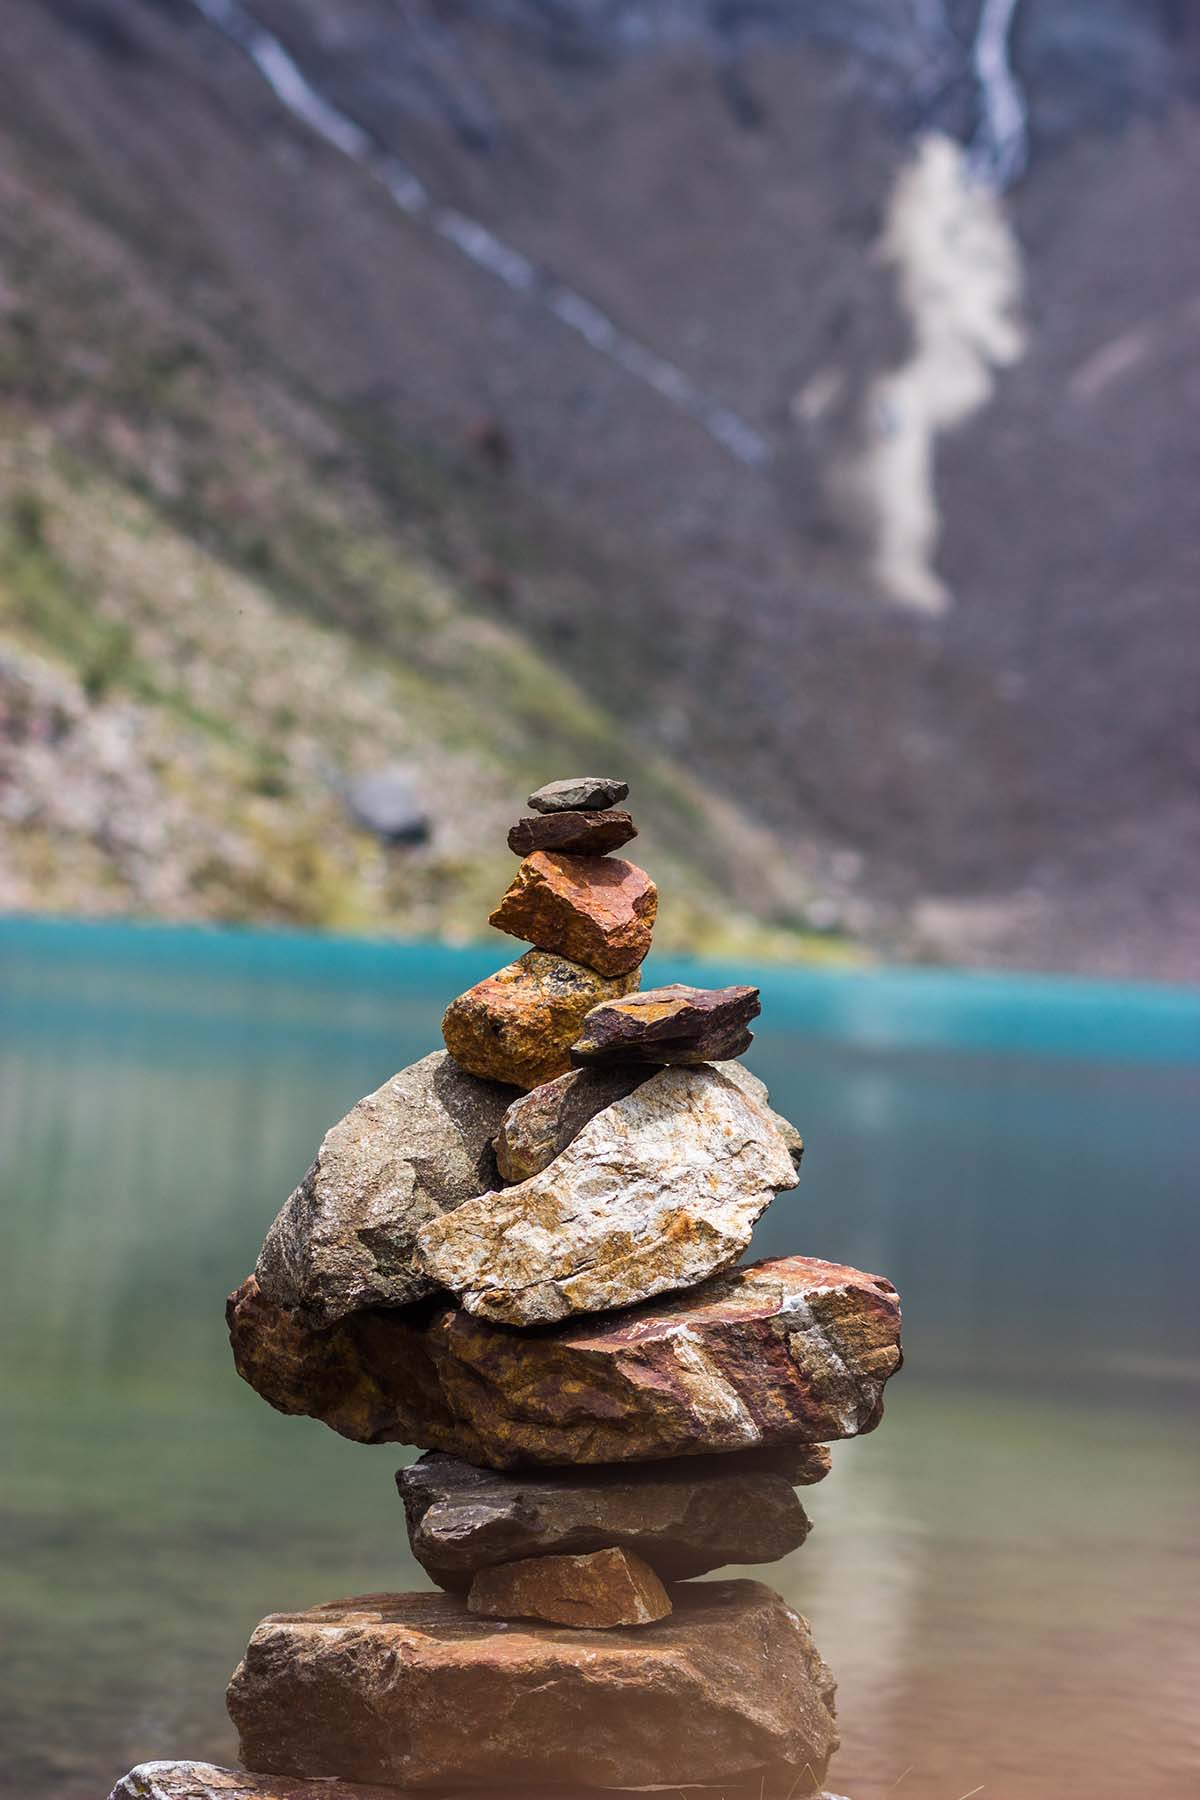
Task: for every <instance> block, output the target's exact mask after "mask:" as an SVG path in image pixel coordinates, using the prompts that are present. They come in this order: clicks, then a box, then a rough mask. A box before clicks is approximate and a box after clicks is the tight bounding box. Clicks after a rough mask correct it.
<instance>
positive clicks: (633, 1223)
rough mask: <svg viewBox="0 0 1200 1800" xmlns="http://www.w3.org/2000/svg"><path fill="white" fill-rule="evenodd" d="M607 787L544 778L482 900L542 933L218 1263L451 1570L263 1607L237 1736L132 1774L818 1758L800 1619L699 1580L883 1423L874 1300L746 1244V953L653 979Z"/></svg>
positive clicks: (623, 826) (765, 1770)
mask: <svg viewBox="0 0 1200 1800" xmlns="http://www.w3.org/2000/svg"><path fill="white" fill-rule="evenodd" d="M627 793H628V789H627V787H626V786H625V784H624V783H623V782H619V781H611V780H606V779H600V778H581V779H578V780H570V781H555V782H552V783H550V785H549V786H547V787H544V788H541V789H539V790H538V792H537V793H535V794H531V795H530V797H529V805H530V807H531V808H532V809H533V810H532V812H531V815H530V816H529V817H528V818H523V819H521V820H520V821H519V822H518V823H517V824H516V825H514V826H513V828H512V830H511V831H510V833H509V837H508V842H509V845H510V847H511V848H512V849H513V850H514V851H515V852H516V854H517V855H518V856H520V857H521V858H522V859H523V860H522V862H521V865H520V868H519V869H518V871H517V875H516V879H515V880H514V881H513V883H512V885H511V887H510V888H509V889H508V892H507V893H506V894H505V895H504V897H503V899H502V900H501V901H500V904H499V905H498V907H497V908H496V910H495V912H493V914H492V915H491V923H492V924H493V925H495V926H497V927H499V929H500V930H502V931H505V932H509V933H511V934H512V935H513V936H514V937H517V938H519V939H522V940H524V941H525V942H527V943H529V944H531V945H532V946H533V948H532V949H530V950H528V951H526V952H525V954H524V955H522V956H520V957H519V958H518V959H517V960H516V961H515V962H512V963H510V964H509V965H508V966H507V967H506V968H503V969H501V970H500V971H499V973H498V974H495V975H492V976H490V977H489V978H488V979H487V980H485V981H481V982H480V983H479V984H478V986H476V987H473V988H471V990H470V991H469V992H468V993H465V994H463V995H461V996H460V998H459V999H457V1000H455V1001H454V1002H453V1003H452V1005H451V1006H450V1007H449V1009H448V1010H447V1012H446V1015H445V1019H444V1021H443V1032H444V1037H445V1042H446V1049H445V1050H438V1051H435V1052H434V1054H432V1055H430V1056H426V1057H425V1058H424V1059H423V1060H422V1061H421V1062H418V1063H415V1064H414V1065H413V1066H412V1067H411V1068H406V1069H403V1070H401V1072H400V1073H399V1074H398V1075H394V1076H393V1077H392V1079H391V1080H390V1081H388V1082H386V1083H385V1084H384V1086H383V1087H381V1088H380V1089H379V1090H378V1092H376V1093H373V1094H369V1095H368V1096H367V1097H366V1099H364V1100H360V1101H359V1103H358V1105H357V1106H355V1107H354V1108H353V1110H352V1111H351V1112H350V1113H349V1114H348V1115H347V1117H346V1118H344V1119H342V1120H341V1121H340V1123H338V1124H337V1125H335V1126H334V1127H333V1128H332V1130H331V1131H330V1132H329V1133H328V1134H327V1135H326V1137H325V1139H324V1142H323V1143H322V1145H321V1147H320V1150H319V1151H318V1153H317V1159H316V1161H315V1162H314V1163H313V1166H312V1168H311V1169H310V1170H309V1172H308V1174H307V1175H306V1176H305V1178H304V1180H303V1181H302V1182H301V1184H300V1186H299V1187H298V1188H297V1189H296V1191H295V1193H294V1194H292V1196H291V1198H290V1199H289V1200H288V1202H287V1203H286V1205H285V1206H284V1208H283V1210H282V1212H281V1213H280V1214H279V1216H278V1218H277V1219H276V1220H275V1223H274V1224H273V1225H272V1227H271V1229H270V1231H269V1233H268V1235H267V1238H266V1242H265V1243H264V1245H263V1248H262V1253H261V1255H260V1256H259V1259H258V1264H257V1266H256V1269H255V1272H254V1274H253V1275H251V1276H250V1278H249V1279H248V1280H247V1281H245V1282H244V1283H243V1285H242V1286H241V1287H240V1288H239V1289H238V1290H237V1292H236V1293H235V1294H233V1295H232V1296H231V1298H230V1301H229V1306H228V1317H229V1327H230V1335H231V1339H232V1343H233V1353H234V1358H235V1361H236V1364H237V1367H238V1370H239V1372H240V1373H241V1374H242V1375H243V1376H244V1377H245V1379H246V1380H247V1381H248V1382H250V1384H251V1385H252V1386H253V1387H254V1388H255V1389H256V1390H257V1391H258V1392H259V1393H260V1394H261V1395H262V1396H263V1398H264V1399H266V1400H268V1401H269V1402H270V1403H271V1405H272V1406H274V1407H277V1408H278V1409H279V1410H280V1411H282V1412H286V1413H303V1414H308V1415H311V1416H313V1417H315V1418H318V1419H322V1420H324V1422H325V1423H326V1424H327V1425H330V1426H332V1428H333V1429H334V1430H335V1431H337V1432H340V1433H341V1434H342V1435H343V1436H344V1437H348V1438H352V1439H354V1440H356V1441H358V1442H360V1443H369V1444H378V1443H393V1442H395V1443H403V1444H411V1445H416V1446H418V1447H420V1448H422V1449H424V1450H425V1451H426V1452H427V1453H426V1454H425V1455H423V1456H421V1457H420V1459H419V1461H417V1462H415V1463H413V1464H412V1465H411V1466H409V1467H407V1468H404V1469H401V1471H400V1473H399V1474H398V1476H397V1478H396V1479H397V1481H398V1483H399V1488H400V1495H401V1498H402V1500H403V1503H404V1510H405V1514H406V1516H407V1525H408V1534H409V1539H410V1542H411V1545H412V1551H413V1554H414V1556H415V1557H416V1559H417V1561H418V1562H419V1563H420V1564H421V1566H422V1567H423V1568H424V1569H425V1571H426V1573H427V1574H428V1575H429V1577H430V1578H431V1580H432V1581H433V1582H434V1583H436V1586H437V1589H438V1590H439V1591H436V1592H422V1593H407V1594H394V1593H380V1594H368V1595H365V1596H363V1597H360V1598H357V1599H349V1600H338V1601H334V1602H332V1603H330V1604H327V1605H321V1606H316V1607H314V1608H313V1609H312V1610H311V1611H308V1612H301V1613H281V1614H276V1615H272V1616H271V1617H269V1618H266V1619H264V1620H263V1622H262V1623H261V1624H260V1625H259V1626H258V1628H257V1629H256V1631H255V1632H254V1634H253V1636H252V1638H251V1639H250V1644H249V1647H248V1649H247V1651H246V1654H245V1656H244V1658H243V1660H242V1662H241V1664H240V1665H239V1667H238V1669H237V1670H236V1672H235V1674H234V1676H233V1679H232V1682H231V1683H230V1687H229V1693H228V1704H229V1711H230V1714H231V1716H232V1718H233V1721H234V1724H235V1725H236V1727H237V1730H238V1733H239V1736H240V1744H241V1756H242V1760H243V1763H244V1765H245V1770H246V1771H249V1773H246V1772H242V1771H230V1770H217V1769H213V1768H211V1767H208V1766H207V1765H200V1764H196V1763H158V1764H147V1765H143V1766H142V1768H141V1769H139V1770H135V1771H134V1772H133V1774H132V1775H131V1776H128V1777H126V1779H125V1782H124V1783H122V1784H121V1785H120V1786H119V1787H118V1789H117V1790H116V1795H117V1796H119V1797H120V1800H134V1797H135V1796H136V1797H141V1800H147V1797H152V1796H160V1800H185V1797H186V1800H203V1796H205V1795H207V1794H208V1793H210V1792H211V1793H214V1794H218V1793H219V1794H222V1795H225V1796H227V1797H228V1796H235V1797H240V1796H247V1797H252V1796H253V1797H258V1800H316V1797H317V1796H318V1795H319V1796H322V1797H323V1800H361V1797H362V1796H363V1794H364V1791H365V1790H364V1786H363V1784H367V1787H368V1788H369V1790H370V1791H371V1792H375V1791H376V1790H383V1793H382V1794H380V1796H379V1800H387V1794H388V1793H391V1794H392V1795H394V1794H395V1791H396V1790H397V1789H401V1790H402V1789H419V1790H424V1791H428V1790H430V1789H434V1790H440V1791H442V1792H443V1793H452V1792H460V1791H465V1790H471V1791H472V1792H473V1793H475V1794H476V1795H477V1794H478V1791H479V1790H480V1789H481V1788H482V1789H487V1788H491V1789H494V1790H505V1789H508V1790H510V1791H516V1792H520V1793H526V1794H528V1793H532V1794H533V1795H534V1796H535V1797H536V1796H541V1797H542V1800H548V1796H550V1795H551V1794H555V1795H563V1794H565V1793H568V1792H569V1793H571V1794H578V1793H580V1792H581V1791H587V1790H595V1789H600V1788H608V1789H612V1788H618V1789H619V1788H645V1787H654V1786H667V1787H669V1788H671V1789H672V1790H678V1789H680V1788H683V1789H686V1788H688V1787H699V1788H703V1787H708V1788H712V1789H715V1790H716V1791H717V1792H718V1793H724V1794H726V1795H728V1796H730V1800H732V1796H734V1795H735V1794H737V1795H741V1794H745V1795H747V1796H752V1797H755V1800H762V1797H763V1796H766V1795H779V1796H781V1797H783V1796H800V1795H808V1794H812V1793H815V1792H816V1791H817V1790H818V1789H820V1787H821V1784H822V1782H823V1781H824V1779H825V1774H826V1769H827V1765H828V1763H829V1759H830V1756H831V1754H832V1752H833V1751H834V1749H835V1748H836V1746H837V1733H836V1727H835V1721H834V1706H833V1691H834V1689H833V1681H832V1678H831V1676H830V1674H829V1671H828V1670H827V1669H826V1667H825V1665H824V1663H823V1662H822V1661H821V1659H820V1657H819V1656H818V1654H817V1651H816V1649H815V1648H814V1645H813V1642H812V1639H811V1637H810V1635H809V1630H808V1626H807V1624H806V1622H805V1621H804V1620H803V1619H802V1618H801V1617H800V1616H799V1615H798V1614H797V1613H796V1612H794V1611H793V1610H792V1608H791V1607H790V1606H788V1605H787V1604H786V1603H785V1602H784V1600H783V1599H782V1598H781V1597H780V1596H779V1595H778V1594H776V1593H775V1592H774V1591H773V1590H772V1589H771V1588H769V1587H766V1586H764V1585H763V1584H762V1583H760V1582H758V1581H748V1580H732V1581H731V1580H718V1581H697V1580H696V1579H694V1578H695V1577H697V1576H701V1575H706V1574H709V1573H711V1572H712V1571H714V1570H717V1569H720V1568H722V1567H723V1566H724V1565H726V1564H730V1563H742V1564H761V1563H767V1562H771V1561H773V1560H775V1559H776V1558H779V1557H782V1556H785V1555H787V1554H788V1553H789V1552H791V1551H793V1550H795V1549H796V1548H797V1547H798V1546H799V1545H801V1544H802V1543H803V1542H804V1539H805V1537H806V1535H807V1533H808V1530H809V1524H808V1520H807V1518H806V1516H805V1513H804V1511H803V1509H802V1507H801V1505H800V1502H799V1500H798V1498H797V1495H796V1488H797V1487H798V1486H804V1485H806V1484H810V1483H813V1482H817V1481H820V1480H821V1478H822V1477H823V1476H824V1475H825V1474H826V1473H827V1471H828V1468H829V1451H828V1449H827V1448H826V1445H827V1443H828V1442H829V1441H830V1440H832V1439H838V1438H847V1437H852V1436H855V1435H856V1434H858V1433H861V1432H866V1431H870V1430H872V1429H873V1428H874V1427H875V1426H876V1425H877V1424H878V1423H879V1420H880V1417H881V1414H882V1401H883V1388H884V1384H885V1382H886V1381H887V1379H888V1377H889V1376H890V1375H891V1374H892V1373H893V1372H894V1371H895V1370H896V1369H897V1368H898V1367H899V1364H900V1348H899V1304H898V1299H897V1295H896V1292H895V1290H894V1288H893V1287H892V1285H891V1283H890V1282H888V1281H885V1280H883V1279H882V1278H881V1277H879V1276H875V1275H866V1274H862V1273H860V1272H859V1271H858V1270H856V1269H851V1268H845V1267H842V1266H840V1265H838V1264H834V1263H828V1262H822V1261H818V1260H816V1259H814V1258H812V1257H808V1256H789V1257H784V1258H780V1259H776V1260H771V1261H764V1262H757V1263H752V1264H750V1265H749V1266H739V1259H740V1258H741V1256H742V1255H743V1253H744V1252H745V1251H746V1249H747V1247H748V1245H749V1242H750V1236H751V1232H752V1230H753V1227H754V1224H755V1222H756V1220H758V1218H759V1217H760V1216H761V1215H762V1213H763V1212H764V1211H765V1209H766V1208H767V1206H768V1205H769V1204H770V1202H771V1200H772V1198H773V1197H774V1195H775V1194H777V1193H779V1192H780V1191H782V1190H784V1189H789V1188H792V1187H794V1186H795V1184H796V1181H797V1173H798V1165H799V1161H800V1155H801V1149H802V1146H801V1142H800V1138H799V1136H798V1135H797V1133H796V1131H795V1130H794V1129H793V1128H792V1126H791V1125H789V1124H788V1123H787V1121H786V1120H784V1119H782V1118H780V1117H779V1115H778V1114H776V1113H774V1112H772V1110H771V1107H770V1104H769V1101H768V1096H767V1091H766V1089H765V1087H764V1086H763V1083H762V1082H761V1081H759V1080H758V1079H757V1078H756V1077H755V1076H754V1075H752V1074H751V1073H750V1072H749V1070H748V1069H747V1068H746V1067H745V1065H744V1064H743V1063H741V1062H740V1061H738V1060H737V1059H738V1058H739V1057H740V1056H741V1055H742V1053H743V1052H744V1051H745V1050H746V1049H747V1047H748V1046H749V1044H750V1042H751V1033H750V1030H749V1026H750V1021H751V1020H752V1019H753V1018H754V1017H755V1016H756V1015H757V1013H758V1011H759V997H758V991H757V990H756V989H755V988H752V987H726V988H719V989H704V988H695V987H688V986H670V987H661V988H656V989H653V990H651V991H640V992H639V991H638V983H639V977H640V969H641V964H642V961H643V959H644V957H645V955H646V953H647V951H648V950H649V948H650V938H651V931H652V928H653V925H654V919H655V912H656V907H657V893H656V890H655V886H654V883H653V881H651V879H650V877H649V876H648V875H647V874H646V873H645V872H644V871H643V870H642V869H640V868H638V867H637V866H636V865H635V864H634V863H632V862H628V861H625V860H624V859H622V858H619V857H617V856H615V855H613V854H612V852H614V851H618V850H620V849H621V848H622V847H623V846H624V845H625V844H627V843H628V842H629V841H630V840H631V839H632V838H634V837H635V836H636V835H637V833H636V827H635V825H634V823H633V820H632V819H631V817H630V815H629V813H628V812H627V811H624V810H622V809H621V808H620V806H619V805H618V802H620V801H622V800H623V799H624V798H625V797H626V795H627ZM316 1782H319V1783H321V1784H322V1785H320V1786H319V1787H314V1786H313V1785H311V1784H313V1783H316ZM331 1784H333V1785H331Z"/></svg>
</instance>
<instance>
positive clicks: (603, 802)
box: [528, 775, 629, 813]
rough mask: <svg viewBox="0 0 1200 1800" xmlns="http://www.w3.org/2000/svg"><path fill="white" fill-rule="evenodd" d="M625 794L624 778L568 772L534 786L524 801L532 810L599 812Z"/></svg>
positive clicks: (545, 811) (612, 804)
mask: <svg viewBox="0 0 1200 1800" xmlns="http://www.w3.org/2000/svg"><path fill="white" fill-rule="evenodd" d="M628 794H629V783H628V782H627V781H614V779H613V778H612V776H611V775H572V776H571V777H570V778H569V780H566V781H548V782H547V783H546V785H545V787H540V788H536V789H535V790H534V792H533V793H532V794H530V796H529V801H528V804H529V805H530V806H532V808H533V810H534V812H540V813H554V812H603V811H604V809H605V808H606V807H609V806H615V805H616V804H617V801H618V800H624V799H626V798H627V796H628Z"/></svg>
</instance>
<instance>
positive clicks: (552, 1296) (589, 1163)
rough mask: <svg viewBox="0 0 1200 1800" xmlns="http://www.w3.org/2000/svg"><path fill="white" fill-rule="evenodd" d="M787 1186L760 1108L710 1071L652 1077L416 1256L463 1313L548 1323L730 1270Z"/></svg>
mask: <svg viewBox="0 0 1200 1800" xmlns="http://www.w3.org/2000/svg"><path fill="white" fill-rule="evenodd" d="M796 1180H797V1176H796V1171H795V1167H794V1165H793V1162H792V1158H791V1155H790V1153H789V1150H788V1147H787V1145H786V1144H785V1143H784V1140H783V1138H782V1137H781V1136H780V1133H779V1131H778V1129H777V1128H776V1125H775V1120H774V1115H773V1114H772V1113H771V1112H770V1110H769V1108H765V1107H763V1106H761V1105H759V1104H758V1102H757V1101H756V1100H754V1099H752V1098H751V1097H750V1095H748V1094H747V1093H746V1092H745V1090H744V1089H743V1088H741V1087H739V1086H738V1085H737V1084H736V1083H734V1082H732V1081H729V1080H728V1079H727V1078H726V1077H725V1076H723V1075H721V1074H719V1073H718V1072H717V1071H716V1070H715V1069H712V1068H707V1067H706V1068H691V1069H662V1070H660V1071H659V1072H658V1073H657V1074H655V1075H653V1076H652V1077H651V1078H650V1080H649V1081H646V1082H643V1083H642V1084H641V1086H640V1087H638V1088H636V1089H635V1090H634V1091H633V1092H632V1093H631V1094H627V1095H626V1096H625V1097H624V1098H623V1099H620V1100H616V1101H614V1102H613V1104H612V1105H610V1106H607V1107H605V1108H604V1110H603V1111H601V1112H598V1113H597V1114H596V1115H595V1117H594V1118H592V1119H590V1120H589V1121H588V1123H587V1124H586V1125H585V1126H584V1128H583V1130H582V1131H581V1132H580V1133H579V1135H578V1136H577V1137H576V1138H575V1139H574V1141H573V1142H572V1143H571V1144H570V1145H568V1147H567V1149H565V1150H564V1151H563V1152H562V1153H561V1155H559V1156H557V1157H556V1158H555V1159H554V1161H553V1162H551V1163H549V1164H547V1166H546V1167H545V1168H544V1169H542V1170H541V1171H540V1173H538V1174H536V1175H533V1176H531V1177H530V1178H529V1179H528V1180H527V1181H522V1182H518V1183H517V1184H516V1186H514V1187H508V1188H503V1189H501V1190H500V1192H498V1193H487V1194H482V1195H480V1196H479V1198H478V1199H475V1200H469V1201H467V1202H466V1203H465V1204H464V1205H463V1206H460V1207H458V1208H456V1209H455V1211H454V1212H451V1213H446V1214H444V1215H442V1216H441V1217H440V1218H433V1219H431V1220H430V1221H429V1223H428V1224H427V1225H424V1226H423V1227H422V1228H421V1230H420V1231H419V1232H418V1234H417V1249H418V1254H419V1257H420V1260H421V1264H422V1266H423V1267H424V1269H425V1271H426V1273H427V1274H428V1275H429V1276H430V1278H431V1279H432V1281H434V1282H435V1283H436V1284H437V1285H438V1286H439V1287H444V1288H447V1289H449V1290H450V1292H451V1293H454V1294H457V1295H458V1296H459V1298H460V1300H461V1302H462V1304H463V1306H464V1307H465V1308H466V1310H467V1311H468V1312H470V1313H474V1314H476V1315H477V1316H478V1317H480V1318H483V1319H490V1320H492V1321H493V1322H495V1323H497V1324H501V1325H540V1324H549V1323H552V1322H554V1321H556V1320H559V1319H564V1318H567V1317H569V1316H570V1315H571V1314H574V1313H590V1312H607V1311H609V1310H610V1309H612V1308H613V1307H625V1306H636V1305H637V1304H638V1303H639V1302H641V1301H643V1300H649V1299H651V1298H652V1297H653V1296H654V1295H655V1294H662V1293H669V1292H672V1291H673V1290H676V1289H679V1288H690V1287H694V1286H696V1285H697V1284H698V1283H699V1282H702V1281H706V1280H707V1279H708V1278H709V1276H711V1275H715V1274H718V1273H720V1272H721V1271H722V1270H723V1269H728V1268H730V1267H731V1266H732V1264H734V1263H735V1262H736V1261H737V1260H738V1258H739V1257H740V1256H741V1254H742V1252H743V1251H744V1250H745V1249H746V1247H747V1245H748V1244H749V1242H750V1235H751V1232H752V1231H753V1229H754V1226H755V1223H756V1222H757V1220H758V1219H759V1218H760V1217H761V1215H762V1214H763V1213H764V1212H765V1211H766V1209H767V1207H768V1205H769V1204H770V1202H771V1199H772V1197H773V1196H774V1195H775V1194H776V1193H777V1192H778V1191H780V1190H781V1189H783V1188H790V1187H794V1186H795V1185H796Z"/></svg>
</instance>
